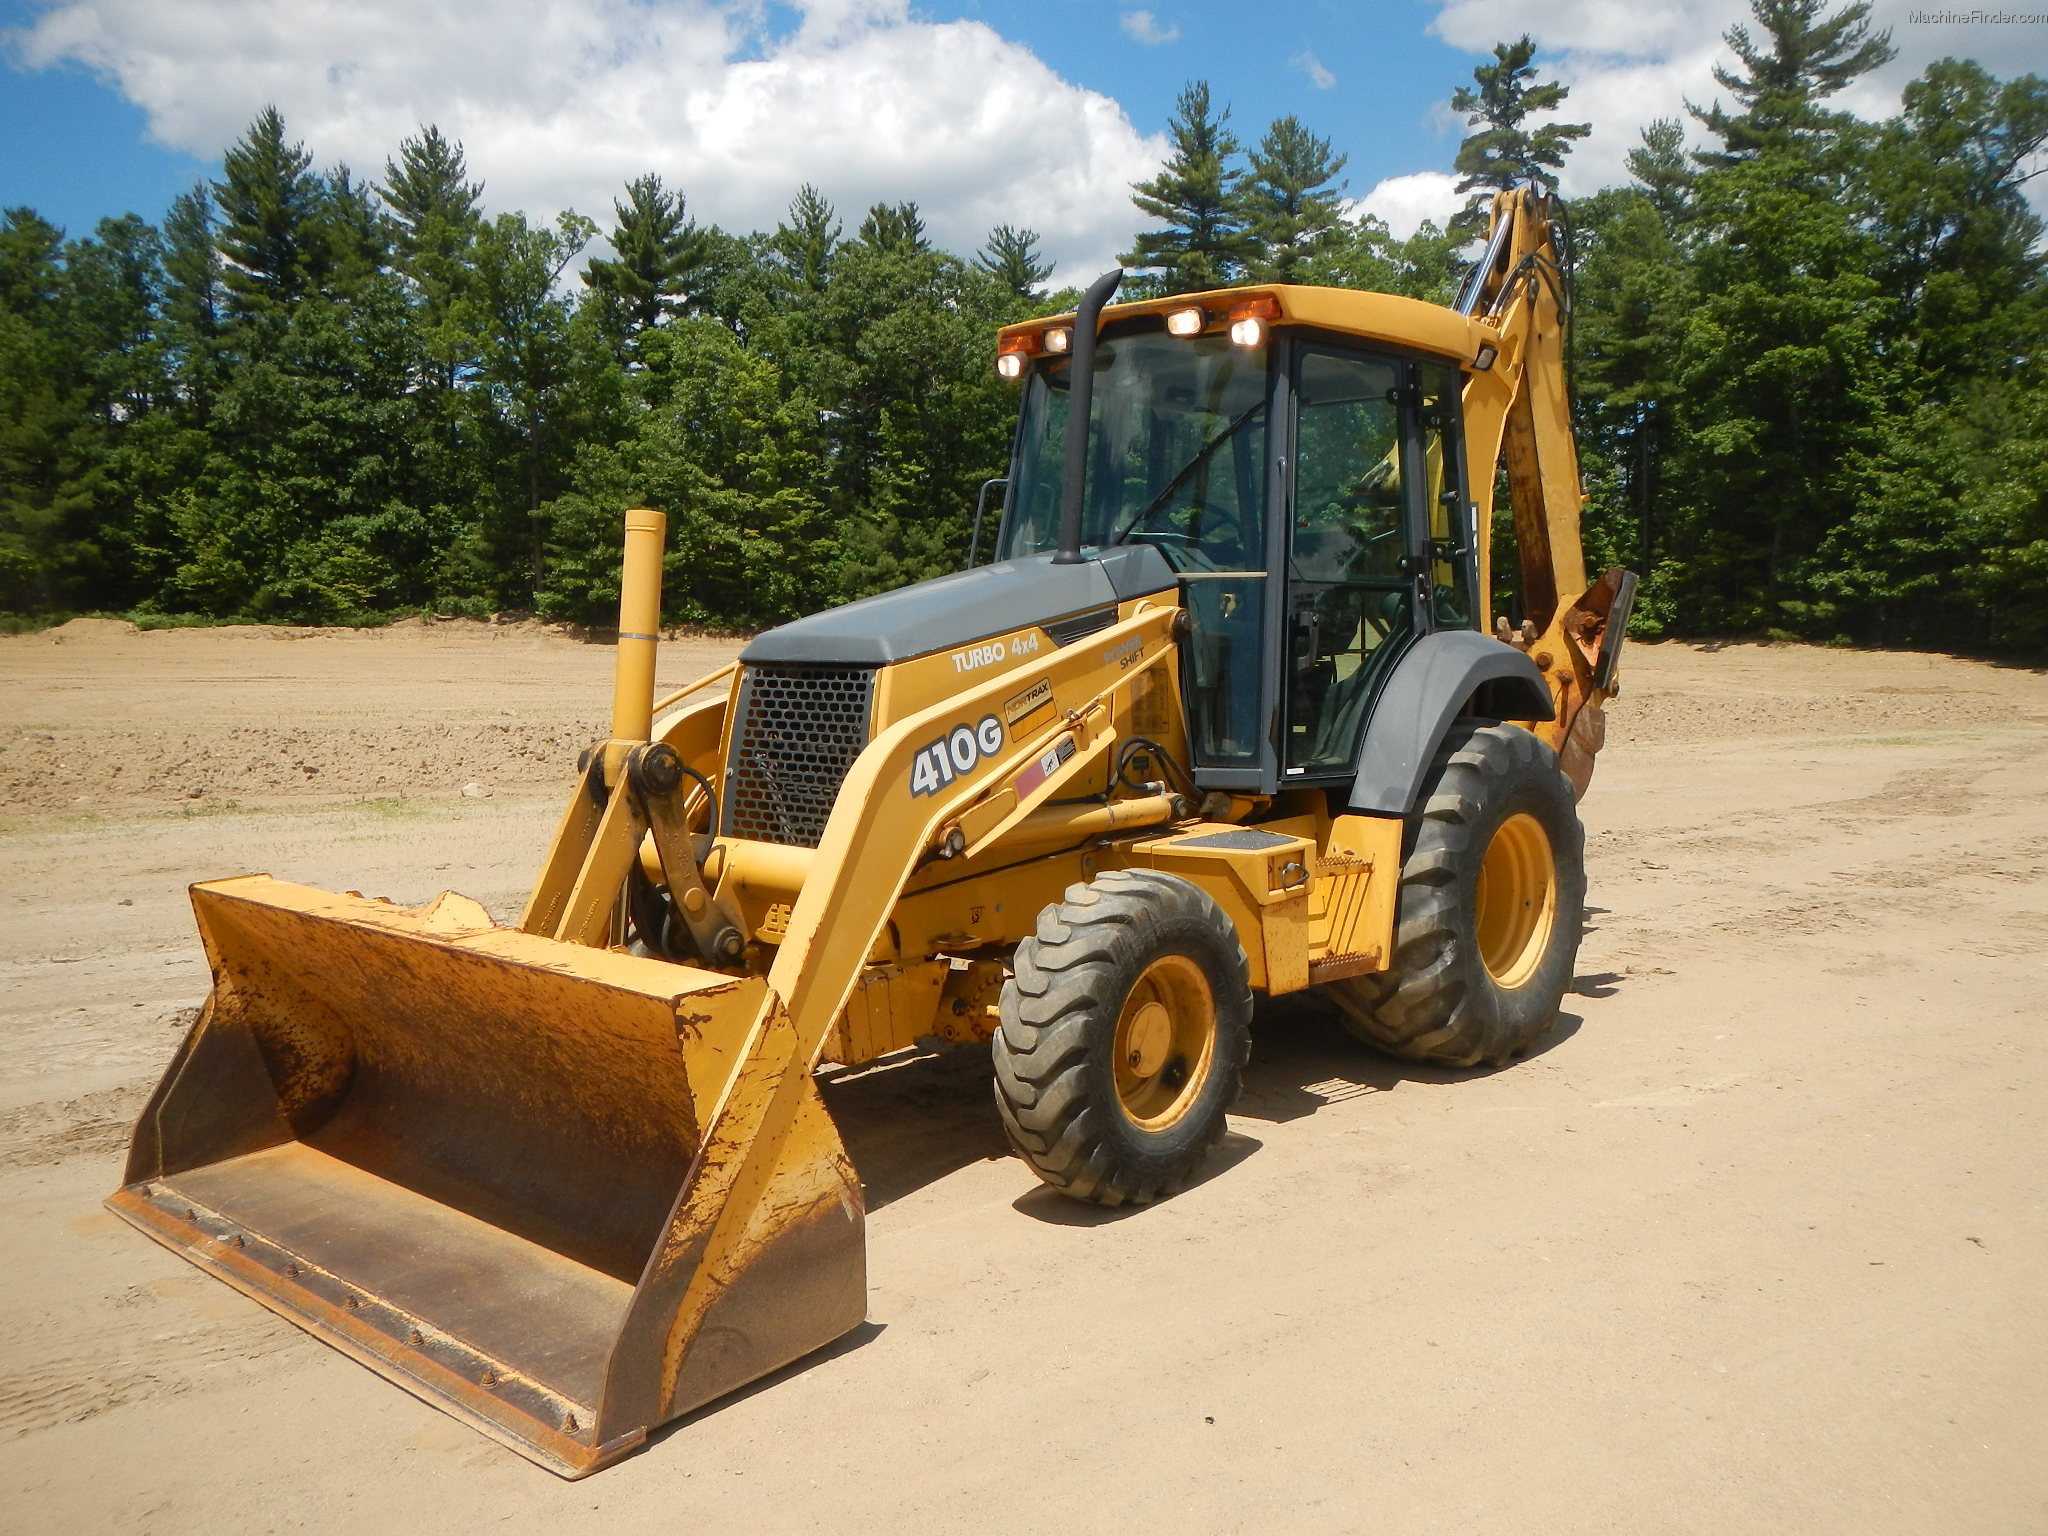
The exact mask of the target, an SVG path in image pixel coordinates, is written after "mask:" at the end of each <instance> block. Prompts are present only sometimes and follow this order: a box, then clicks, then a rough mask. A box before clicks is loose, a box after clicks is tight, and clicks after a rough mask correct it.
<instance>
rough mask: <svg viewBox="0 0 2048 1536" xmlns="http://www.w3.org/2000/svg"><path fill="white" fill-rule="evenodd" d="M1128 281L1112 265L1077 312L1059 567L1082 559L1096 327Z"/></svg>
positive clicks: (1055, 558)
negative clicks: (1108, 304) (1107, 307)
mask: <svg viewBox="0 0 2048 1536" xmlns="http://www.w3.org/2000/svg"><path fill="white" fill-rule="evenodd" d="M1123 280H1124V269H1123V268H1122V267H1112V268H1111V269H1110V270H1109V271H1107V272H1105V273H1103V274H1102V276H1100V277H1098V278H1097V279H1095V281H1094V282H1093V283H1091V284H1089V286H1088V291H1087V292H1086V293H1084V294H1083V295H1081V307H1080V308H1079V309H1078V310H1076V311H1075V312H1074V351H1073V358H1074V361H1073V363H1072V365H1071V372H1070V374H1069V382H1068V384H1067V465H1066V475H1065V477H1064V479H1062V480H1061V482H1060V543H1059V549H1058V550H1057V551H1056V552H1055V553H1054V555H1053V557H1052V563H1053V564H1054V565H1077V564H1079V563H1080V559H1081V502H1082V499H1083V497H1084V495H1085V493H1086V491H1087V488H1088V407H1089V403H1090V402H1091V400H1092V399H1093V398H1094V394H1095V328H1096V326H1097V325H1098V324H1099V323H1100V321H1101V319H1102V306H1103V305H1105V304H1107V303H1108V302H1109V296H1110V295H1111V294H1113V293H1115V292H1116V289H1117V284H1119V283H1121V282H1122V281H1123Z"/></svg>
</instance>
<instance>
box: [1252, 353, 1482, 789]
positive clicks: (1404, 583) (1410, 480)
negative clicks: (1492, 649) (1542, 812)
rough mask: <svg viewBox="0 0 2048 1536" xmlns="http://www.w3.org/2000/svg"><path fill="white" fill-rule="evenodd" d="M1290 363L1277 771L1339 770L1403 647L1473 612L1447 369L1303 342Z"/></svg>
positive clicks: (1334, 773)
mask: <svg viewBox="0 0 2048 1536" xmlns="http://www.w3.org/2000/svg"><path fill="white" fill-rule="evenodd" d="M1292 372H1293V389H1292V391H1291V393H1292V397H1293V412H1292V423H1291V425H1292V431H1291V440H1292V444H1291V445H1292V453H1291V455H1290V457H1291V474H1290V481H1291V484H1290V486H1289V490H1288V496H1287V507H1288V515H1287V518H1286V539H1287V546H1286V558H1285V567H1284V568H1285V580H1286V593H1285V597H1284V604H1285V612H1286V626H1285V632H1284V638H1283V647H1284V655H1283V668H1282V670H1283V679H1282V681H1283V692H1284V706H1285V707H1284V722H1285V723H1284V730H1283V741H1282V753H1281V777H1282V782H1287V781H1290V780H1291V781H1297V782H1302V781H1305V782H1311V783H1313V782H1319V781H1338V780H1342V779H1347V778H1349V777H1350V775H1351V774H1352V773H1353V772H1354V771H1355V770H1356V766H1357V761H1358V747H1359V740H1360V737H1361V736H1362V734H1363V732H1364V730H1365V723H1366V720H1367V719H1368V717H1369V716H1370V714H1371V706H1372V702H1373V700H1374V698H1375V697H1376V696H1377V695H1378V692H1379V689H1380V688H1381V686H1382V685H1383V684H1384V682H1385V679H1386V677H1387V674H1388V673H1389V671H1391V669H1392V667H1393V664H1394V662H1395V660H1396V659H1397V658H1398V657H1399V656H1400V654H1401V653H1402V652H1403V651H1404V650H1406V649H1407V648H1408V646H1409V645H1411V644H1412V643H1413V642H1414V640H1415V638H1416V637H1417V636H1418V635H1421V634H1425V633H1427V632H1428V631H1429V630H1431V629H1432V628H1438V627H1457V628H1463V627H1468V626H1469V624H1470V622H1471V621H1470V618H1469V614H1470V613H1471V608H1472V605H1471V602H1470V596H1469V594H1470V591H1471V578H1470V572H1471V552H1470V551H1469V550H1468V549H1466V548H1465V547H1464V545H1463V543H1460V542H1459V540H1458V539H1457V537H1456V536H1455V530H1456V529H1457V528H1459V527H1460V526H1462V525H1463V524H1464V523H1465V522H1466V519H1465V518H1464V517H1462V516H1461V515H1460V512H1461V509H1462V508H1463V507H1464V506H1465V501H1464V487H1463V482H1462V478H1461V476H1462V467H1463V457H1462V454H1461V453H1460V451H1459V448H1458V440H1457V430H1456V428H1457V412H1458V393H1457V388H1456V385H1457V377H1458V376H1457V372H1456V370H1455V369H1452V368H1449V367H1446V366H1443V365H1440V364H1433V363H1417V362H1413V361H1410V360H1407V359H1403V358H1396V357H1389V356H1384V355H1374V354H1371V353H1367V352H1360V351H1354V350H1351V349H1349V348H1346V347H1342V346H1338V345H1335V344H1326V343H1322V342H1313V341H1305V342H1303V343H1301V344H1298V345H1297V347H1296V349H1295V355H1294V363H1293V370H1292ZM1464 542H1465V543H1469V539H1468V540H1465V541H1464Z"/></svg>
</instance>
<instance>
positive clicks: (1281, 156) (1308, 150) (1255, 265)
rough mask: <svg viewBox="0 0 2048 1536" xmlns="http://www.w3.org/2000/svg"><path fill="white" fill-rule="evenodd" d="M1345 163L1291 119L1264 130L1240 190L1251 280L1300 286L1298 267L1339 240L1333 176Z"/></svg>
mask: <svg viewBox="0 0 2048 1536" xmlns="http://www.w3.org/2000/svg"><path fill="white" fill-rule="evenodd" d="M1345 159H1346V157H1345V156H1343V155H1338V156H1336V157H1335V158H1334V159H1333V158H1331V155H1330V141H1329V140H1328V139H1319V138H1317V137H1316V136H1315V135H1314V134H1312V133H1310V132H1309V131H1308V130H1307V129H1306V128H1304V127H1302V125H1301V123H1300V121H1299V120H1298V119H1297V118H1295V117H1292V116H1288V117H1283V118H1280V119H1278V120H1277V121H1275V122H1274V124H1273V125H1272V127H1270V128H1268V129H1267V130H1266V136H1265V138H1263V139H1261V140H1260V141H1259V147H1258V148H1257V149H1256V150H1254V151H1253V152H1252V168H1251V174H1250V175H1249V176H1247V177H1246V178H1245V180H1244V184H1243V186H1242V188H1241V190H1240V196H1241V198H1242V203H1243V209H1244V221H1245V225H1246V229H1247V231H1248V233H1249V235H1250V238H1251V251H1252V253H1253V254H1252V257H1251V260H1250V262H1249V275H1250V276H1251V277H1252V279H1253V280H1254V281H1256V282H1263V283H1294V282H1300V281H1301V278H1300V276H1299V275H1298V274H1299V273H1300V270H1301V267H1302V264H1303V263H1304V262H1306V261H1308V260H1310V259H1312V258H1313V257H1315V256H1317V255H1319V254H1321V253H1322V252H1323V251H1325V250H1328V249H1330V248H1331V246H1332V245H1333V244H1334V243H1335V241H1336V240H1337V239H1338V235H1339V229H1338V226H1339V224H1340V223H1341V222H1342V213H1341V211H1340V201H1339V194H1340V193H1341V192H1342V191H1343V183H1341V182H1337V173H1338V172H1339V171H1341V170H1343V169H1344V164H1345ZM1333 182H1336V185H1334V186H1333V185H1331V183H1333Z"/></svg>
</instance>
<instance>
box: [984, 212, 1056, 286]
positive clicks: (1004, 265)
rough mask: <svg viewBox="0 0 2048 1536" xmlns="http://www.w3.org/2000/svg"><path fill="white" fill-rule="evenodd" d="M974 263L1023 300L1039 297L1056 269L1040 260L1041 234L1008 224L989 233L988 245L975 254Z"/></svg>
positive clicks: (1047, 262) (1000, 225)
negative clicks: (1039, 239) (1039, 236)
mask: <svg viewBox="0 0 2048 1536" xmlns="http://www.w3.org/2000/svg"><path fill="white" fill-rule="evenodd" d="M974 264H975V265H976V266H977V267H979V268H981V270H982V271H984V272H986V273H988V274H990V275H991V276H992V277H994V278H995V279H996V281H998V282H1000V283H1001V284H1002V285H1003V286H1004V287H1005V288H1008V289H1009V290H1010V292H1012V293H1014V294H1016V295H1017V297H1018V298H1020V299H1034V298H1036V297H1038V290H1039V289H1040V288H1041V287H1043V286H1044V284H1045V280H1046V279H1047V278H1049V277H1051V276H1052V269H1053V264H1052V263H1051V262H1049V261H1041V260H1039V256H1038V231H1037V230H1035V229H1013V228H1012V227H1011V226H1009V225H1008V224H998V225H997V226H996V227H995V228H994V229H992V230H990V231H989V234H988V244H987V245H985V246H983V247H982V248H981V250H980V251H978V252H976V253H975V257H974Z"/></svg>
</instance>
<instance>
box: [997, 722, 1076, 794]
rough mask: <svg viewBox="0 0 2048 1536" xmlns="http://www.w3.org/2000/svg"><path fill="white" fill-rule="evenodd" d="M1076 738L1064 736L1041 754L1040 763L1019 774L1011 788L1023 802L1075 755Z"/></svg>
mask: <svg viewBox="0 0 2048 1536" xmlns="http://www.w3.org/2000/svg"><path fill="white" fill-rule="evenodd" d="M1074 750H1075V749H1074V738H1073V737H1071V736H1062V737H1061V738H1060V739H1059V740H1058V741H1056V742H1054V743H1053V744H1052V745H1051V746H1049V747H1047V748H1046V749H1045V751H1043V752H1042V753H1040V754H1039V757H1038V761H1037V762H1035V763H1033V764H1032V765H1031V766H1030V767H1029V768H1026V769H1025V770H1024V771H1023V772H1022V773H1020V774H1018V775H1017V777H1016V779H1015V781H1014V782H1013V783H1012V784H1011V785H1010V788H1011V789H1013V790H1015V791H1016V794H1017V798H1018V799H1019V800H1022V799H1023V798H1024V797H1025V796H1026V795H1028V794H1030V793H1031V791H1033V790H1034V789H1036V788H1038V786H1039V785H1041V784H1043V783H1044V782H1045V781H1046V780H1047V779H1049V778H1051V777H1052V776H1053V775H1054V774H1056V773H1058V772H1059V771H1060V764H1061V763H1064V762H1065V761H1066V760H1067V759H1068V758H1070V757H1072V756H1073V755H1074Z"/></svg>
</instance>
